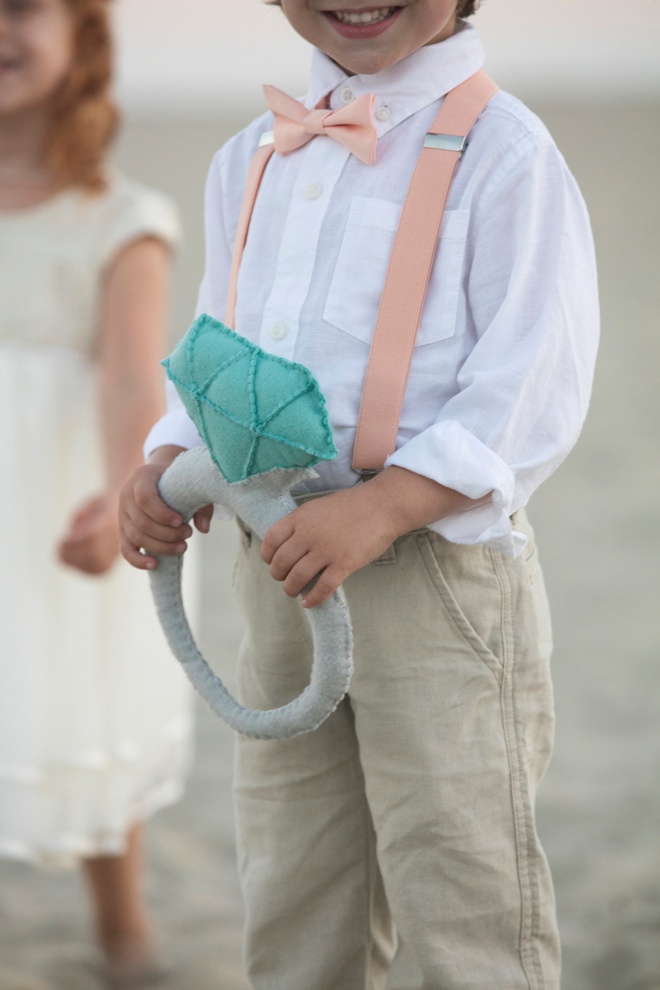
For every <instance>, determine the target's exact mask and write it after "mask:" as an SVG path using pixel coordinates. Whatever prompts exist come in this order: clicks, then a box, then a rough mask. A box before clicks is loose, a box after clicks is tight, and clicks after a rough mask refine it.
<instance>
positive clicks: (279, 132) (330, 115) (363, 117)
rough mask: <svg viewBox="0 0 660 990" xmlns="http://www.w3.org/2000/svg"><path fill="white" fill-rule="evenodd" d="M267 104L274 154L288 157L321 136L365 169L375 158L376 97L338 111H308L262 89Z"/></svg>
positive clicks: (288, 98) (363, 98) (367, 95)
mask: <svg viewBox="0 0 660 990" xmlns="http://www.w3.org/2000/svg"><path fill="white" fill-rule="evenodd" d="M264 94H265V96H266V103H267V104H268V106H269V108H270V109H271V110H272V112H273V115H274V117H275V126H274V129H273V137H274V141H275V151H277V152H279V153H280V154H281V155H289V154H291V152H292V151H296V150H297V149H298V148H302V146H303V145H304V144H307V142H308V141H311V140H312V138H313V137H317V136H318V135H319V134H323V135H325V136H326V137H331V138H333V140H335V141H339V143H340V144H343V145H344V147H346V148H348V150H349V151H350V152H352V153H353V154H354V155H355V157H356V158H359V159H360V161H361V162H364V163H365V165H373V163H374V160H375V157H376V138H377V133H376V127H375V125H374V122H373V117H372V114H373V108H374V102H375V97H374V96H373V94H372V93H365V94H364V96H359V97H358V98H357V100H354V101H353V102H352V103H349V104H347V106H345V107H340V108H339V110H308V109H307V107H305V106H303V104H302V103H299V102H298V100H294V99H293V98H292V97H291V96H287V95H286V93H283V92H282V90H281V89H276V87H275V86H264Z"/></svg>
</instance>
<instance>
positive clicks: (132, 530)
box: [119, 458, 213, 571]
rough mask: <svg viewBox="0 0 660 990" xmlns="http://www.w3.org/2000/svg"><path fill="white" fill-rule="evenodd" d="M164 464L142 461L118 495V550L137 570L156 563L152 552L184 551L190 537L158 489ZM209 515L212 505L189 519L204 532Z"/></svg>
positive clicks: (207, 524)
mask: <svg viewBox="0 0 660 990" xmlns="http://www.w3.org/2000/svg"><path fill="white" fill-rule="evenodd" d="M172 459H173V458H172ZM170 463H171V461H170ZM168 466H169V465H168V464H167V463H162V462H161V463H154V464H143V465H142V467H139V468H138V469H137V471H135V472H134V473H133V474H132V475H131V476H130V478H129V479H128V481H127V482H126V484H125V485H124V487H123V488H122V490H121V493H120V496H119V526H120V544H119V545H120V549H121V553H122V555H123V557H124V558H125V559H126V560H127V561H128V563H129V564H132V566H133V567H137V568H138V569H139V570H147V571H152V570H154V569H155V568H156V567H157V566H158V561H157V560H156V557H155V556H152V555H154V554H157V555H159V556H166V557H169V556H180V555H181V554H183V553H185V552H186V549H187V544H186V540H188V539H189V538H190V537H191V536H192V532H193V531H192V528H191V527H190V526H189V525H187V524H186V523H184V522H183V519H182V518H181V516H180V515H179V513H178V512H174V511H173V509H170V507H169V506H168V505H167V504H166V503H165V502H163V500H162V498H161V497H160V494H159V492H158V482H159V481H160V478H161V475H162V474H163V473H164V471H165V469H166V468H167V467H168ZM212 515H213V506H212V505H206V506H204V508H203V509H200V510H199V511H198V512H196V513H195V515H194V517H193V521H194V523H195V526H196V528H197V529H198V530H199V531H200V533H208V531H209V529H210V525H211V516H212ZM143 551H144V552H143Z"/></svg>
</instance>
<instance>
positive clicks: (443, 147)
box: [424, 134, 467, 155]
mask: <svg viewBox="0 0 660 990" xmlns="http://www.w3.org/2000/svg"><path fill="white" fill-rule="evenodd" d="M424 147H425V148H436V149H437V150H438V151H458V152H460V154H461V155H462V154H463V152H464V151H465V149H466V148H467V138H465V137H463V136H462V135H460V134H427V135H426V138H425V140H424Z"/></svg>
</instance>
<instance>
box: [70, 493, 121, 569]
mask: <svg viewBox="0 0 660 990" xmlns="http://www.w3.org/2000/svg"><path fill="white" fill-rule="evenodd" d="M57 555H58V558H59V560H60V562H61V563H62V564H66V565H67V566H69V567H75V568H76V569H77V570H79V571H82V572H83V573H84V574H103V573H105V571H108V570H109V569H110V568H111V567H112V565H113V564H114V562H115V560H116V559H117V557H118V556H119V525H118V522H117V500H116V498H113V497H112V496H110V495H98V496H97V497H96V498H92V499H89V501H87V502H85V503H84V505H82V506H81V507H80V508H79V509H78V511H77V512H76V513H75V514H74V516H73V517H72V519H71V522H70V523H69V527H68V529H67V531H66V533H65V534H64V536H63V537H62V539H61V540H60V542H59V544H58V547H57Z"/></svg>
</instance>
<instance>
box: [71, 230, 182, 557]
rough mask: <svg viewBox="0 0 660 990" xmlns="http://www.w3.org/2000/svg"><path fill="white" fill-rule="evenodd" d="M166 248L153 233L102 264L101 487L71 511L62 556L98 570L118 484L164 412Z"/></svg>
mask: <svg viewBox="0 0 660 990" xmlns="http://www.w3.org/2000/svg"><path fill="white" fill-rule="evenodd" d="M170 268H171V257H170V251H169V248H168V247H167V246H166V245H165V244H164V243H163V242H162V241H160V240H158V239H156V238H155V237H142V238H140V239H139V240H136V241H134V242H132V243H130V244H129V245H128V246H126V247H124V248H123V249H122V250H121V251H120V253H119V254H118V255H117V256H116V258H115V260H114V261H113V263H112V265H111V266H110V268H109V269H108V271H107V274H106V277H105V281H104V285H103V290H102V301H101V334H100V339H99V377H98V396H99V407H100V408H99V413H100V427H101V444H102V454H103V462H104V465H105V475H106V487H105V490H104V491H103V492H102V493H101V494H100V495H99V496H97V497H95V498H93V499H90V500H89V501H88V502H86V503H85V504H84V505H83V506H81V507H79V508H78V510H77V511H76V512H75V513H74V515H73V517H72V520H71V523H70V525H69V529H68V531H67V532H66V534H65V535H64V537H63V538H62V540H61V542H60V544H59V548H58V550H59V557H60V560H61V561H62V562H63V563H65V564H68V565H70V566H72V567H75V568H77V569H78V570H81V571H84V572H86V573H90V574H99V573H102V572H104V571H106V570H108V568H109V567H110V566H111V565H112V564H113V562H114V561H115V559H116V557H117V555H118V552H119V530H118V523H117V503H118V496H119V491H120V489H121V487H122V485H123V483H124V481H125V480H126V478H127V477H128V475H130V474H131V473H132V472H133V471H134V470H135V469H136V468H137V467H138V466H139V465H140V464H142V459H143V458H142V443H143V441H144V438H145V436H146V435H147V433H148V431H149V428H150V427H151V425H152V424H153V423H154V422H155V421H156V420H157V419H158V417H159V416H160V415H161V414H162V412H163V404H164V400H163V383H162V372H161V369H160V360H161V358H162V356H163V353H164V349H165V326H166V306H167V298H168V285H169V278H170Z"/></svg>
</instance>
